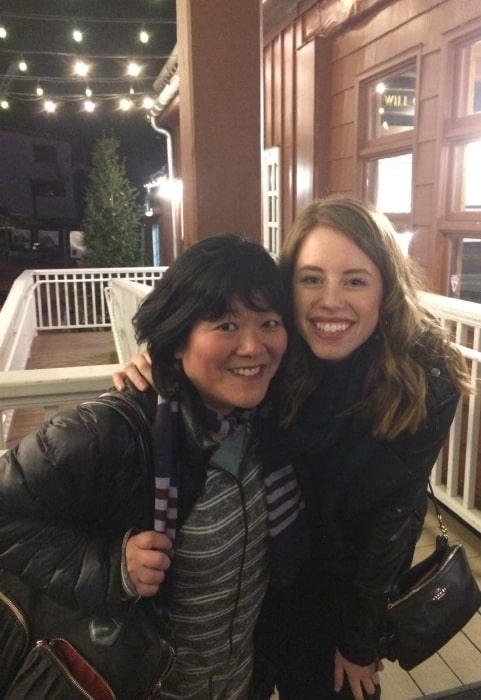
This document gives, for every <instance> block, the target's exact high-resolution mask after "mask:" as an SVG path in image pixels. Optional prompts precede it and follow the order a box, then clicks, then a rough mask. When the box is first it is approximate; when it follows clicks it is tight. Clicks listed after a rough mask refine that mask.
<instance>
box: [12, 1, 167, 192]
mask: <svg viewBox="0 0 481 700" xmlns="http://www.w3.org/2000/svg"><path fill="white" fill-rule="evenodd" d="M126 19H129V20H134V21H132V22H125V21H122V20H126ZM0 20H1V24H2V25H3V26H4V27H5V28H6V29H7V32H8V34H7V37H6V38H4V39H0V93H1V97H2V98H5V99H8V102H9V108H8V109H0V129H3V128H18V129H22V130H26V131H29V132H32V131H33V132H35V133H40V134H45V135H48V136H52V137H56V138H57V137H58V138H66V139H68V140H70V141H71V144H72V154H73V159H74V170H76V171H79V170H80V171H81V170H83V169H86V168H87V167H88V164H89V162H90V154H91V150H92V147H93V144H94V142H95V140H96V139H98V138H100V137H101V135H102V133H103V132H105V133H107V134H110V132H111V130H113V132H114V134H115V135H116V136H117V138H118V139H119V141H120V154H121V156H122V157H124V158H125V164H126V168H127V174H128V176H129V178H130V179H131V181H132V183H133V184H134V185H135V186H136V187H138V188H139V189H140V188H141V187H142V185H143V184H145V183H146V182H147V181H148V180H149V179H150V176H151V175H152V174H153V173H154V172H156V171H158V170H159V169H160V168H161V167H162V166H163V165H164V164H165V143H164V139H163V138H162V137H161V136H160V135H159V134H157V133H156V132H155V131H154V130H153V129H152V127H151V126H150V124H149V122H148V120H147V117H146V114H147V112H146V110H145V109H142V108H140V107H139V106H136V108H135V109H134V110H132V111H129V112H127V113H124V112H120V111H119V110H118V109H117V102H118V97H119V96H120V95H124V94H127V95H128V93H129V91H130V90H133V91H134V93H135V94H134V97H133V99H134V100H135V102H136V105H138V104H139V103H140V99H141V96H142V95H143V94H149V93H150V94H152V86H153V81H154V80H155V78H156V77H157V75H158V73H159V72H160V70H161V69H162V66H163V65H164V63H165V60H166V57H167V56H168V55H169V54H170V52H171V51H172V49H173V47H174V45H175V40H176V37H175V0H62V2H58V0H35V1H34V2H33V1H32V0H2V2H1V7H0ZM137 20H138V21H137ZM149 20H150V22H149ZM161 20H164V21H161ZM165 20H167V21H165ZM74 28H80V29H81V30H82V31H83V33H84V41H83V42H82V43H81V44H76V43H75V42H74V41H73V39H72V38H71V32H72V30H73V29H74ZM141 28H145V29H146V30H147V31H148V32H149V34H150V39H149V42H148V43H147V44H145V45H144V44H142V43H141V42H140V41H139V39H138V33H139V30H140V29H141ZM20 57H21V58H24V59H25V61H26V62H27V64H28V71H26V72H25V73H24V74H22V73H20V72H19V71H18V70H16V69H13V70H12V67H13V66H16V64H17V61H18V60H19V58H20ZM75 57H79V58H83V59H85V60H86V61H87V62H89V63H91V64H92V66H93V69H92V73H91V76H90V77H89V78H74V77H73V76H72V64H73V61H74V59H75ZM133 58H135V59H137V60H138V61H139V62H140V63H141V64H142V65H143V71H142V73H141V76H140V77H139V78H134V79H132V78H127V77H125V74H124V67H125V65H126V63H127V61H128V60H130V59H133ZM39 84H41V86H42V88H43V89H44V91H45V94H44V97H46V96H52V98H55V99H58V100H59V101H60V103H61V104H60V106H59V108H58V110H57V112H56V113H55V114H47V113H45V112H44V111H42V100H43V97H42V98H39V97H38V96H36V94H35V91H36V87H37V86H38V85H39ZM86 87H91V88H92V90H93V93H94V94H93V99H95V98H96V96H97V95H99V97H98V100H99V103H98V107H97V109H96V110H95V112H93V113H92V114H88V113H86V112H84V111H83V110H82V103H83V99H84V97H85V88H86Z"/></svg>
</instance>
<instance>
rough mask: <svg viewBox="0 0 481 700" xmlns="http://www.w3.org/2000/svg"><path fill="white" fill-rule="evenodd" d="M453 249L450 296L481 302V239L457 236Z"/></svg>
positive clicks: (453, 242)
mask: <svg viewBox="0 0 481 700" xmlns="http://www.w3.org/2000/svg"><path fill="white" fill-rule="evenodd" d="M452 250H453V252H454V255H453V256H452V265H451V270H450V275H449V296H453V297H457V298H458V299H464V300H465V301H475V302H477V303H478V304H479V303H481V239H479V238H455V239H453V241H452Z"/></svg>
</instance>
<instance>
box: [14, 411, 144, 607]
mask: <svg viewBox="0 0 481 700" xmlns="http://www.w3.org/2000/svg"><path fill="white" fill-rule="evenodd" d="M144 486H145V484H143V483H142V478H141V471H140V469H139V468H138V455H137V447H136V441H135V439H134V436H133V435H132V431H131V430H130V429H129V427H128V425H127V424H126V423H125V421H124V420H123V419H122V417H121V416H119V415H117V414H116V413H115V412H114V411H112V410H111V409H109V408H108V407H105V406H102V405H89V406H80V407H78V408H77V409H76V410H74V411H70V412H65V413H61V414H59V415H57V416H56V417H55V418H53V419H52V420H50V421H49V422H46V423H44V424H42V425H41V426H40V427H39V429H38V430H37V431H36V432H35V433H32V434H30V435H28V436H27V437H25V438H24V439H22V440H21V441H20V443H19V444H18V446H17V447H15V448H14V449H12V450H11V451H9V452H7V453H6V454H5V455H4V456H3V457H2V458H0V566H1V567H3V568H5V569H7V570H8V571H10V572H12V573H15V574H18V575H21V576H22V577H23V578H24V580H25V581H26V582H28V583H29V584H30V585H32V586H33V587H34V588H36V589H39V590H42V591H44V592H46V593H47V594H48V595H50V596H51V597H53V598H54V599H55V600H57V602H60V603H63V604H65V605H68V606H71V607H79V608H80V609H82V610H84V611H86V612H97V611H100V610H105V609H109V608H110V607H111V606H112V607H115V606H116V605H118V604H120V602H121V596H122V587H121V576H120V552H121V544H122V538H123V536H124V534H125V532H126V530H127V529H129V528H131V527H135V526H141V524H142V510H143V505H144V501H145V490H144Z"/></svg>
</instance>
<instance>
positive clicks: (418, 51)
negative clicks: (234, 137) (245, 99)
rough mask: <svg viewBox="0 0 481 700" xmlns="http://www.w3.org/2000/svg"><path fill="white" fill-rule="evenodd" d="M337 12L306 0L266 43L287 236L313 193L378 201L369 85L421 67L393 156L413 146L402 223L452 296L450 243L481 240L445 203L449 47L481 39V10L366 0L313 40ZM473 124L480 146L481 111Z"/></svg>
mask: <svg viewBox="0 0 481 700" xmlns="http://www.w3.org/2000/svg"><path fill="white" fill-rule="evenodd" d="M329 5H332V1H331V2H327V3H326V2H317V3H313V2H304V3H299V5H298V7H297V9H296V10H295V11H293V12H291V16H290V17H289V21H288V22H287V23H285V25H284V26H280V27H278V28H277V29H276V31H275V32H273V33H271V35H270V36H268V37H267V38H266V39H267V40H266V43H265V46H264V110H265V111H264V139H265V140H264V144H265V147H266V148H269V147H272V146H280V148H281V171H282V188H281V202H282V222H281V225H282V228H283V230H284V231H286V230H287V228H288V227H289V225H290V222H291V221H292V219H293V217H294V216H295V214H296V212H298V211H299V210H300V209H301V208H302V207H303V206H304V205H305V204H306V203H307V202H309V201H310V200H311V199H312V198H314V197H319V196H322V195H324V194H327V193H329V192H342V193H348V194H353V195H356V196H362V197H366V198H369V196H368V189H369V188H368V184H367V181H366V180H367V175H366V166H365V162H366V159H368V158H369V156H370V155H372V153H374V152H376V153H379V152H382V148H383V146H382V145H380V144H377V145H376V144H375V146H376V148H377V150H376V148H374V150H373V148H372V144H370V143H367V142H366V141H365V139H364V138H363V134H364V127H365V124H364V120H365V119H366V105H365V104H364V103H363V99H364V98H363V94H364V93H363V90H362V85H363V84H364V83H365V82H366V81H369V80H370V79H373V77H374V76H376V75H377V74H381V73H382V71H389V70H390V69H391V68H393V67H395V66H397V65H400V64H402V63H403V62H406V61H411V60H412V61H414V62H415V64H416V76H417V83H416V122H415V128H414V129H413V130H412V131H411V132H410V133H409V134H408V135H406V134H404V135H400V136H399V138H394V139H391V140H390V141H389V143H388V144H387V145H386V147H385V148H386V151H385V154H386V155H389V154H390V152H392V153H396V152H397V150H398V148H401V149H402V148H405V147H406V148H407V147H409V148H410V149H412V153H413V186H412V209H411V213H410V214H409V215H408V216H407V218H406V221H402V222H401V223H403V224H405V226H406V227H409V228H410V229H411V230H412V231H413V232H414V236H413V240H412V244H411V248H410V252H411V255H412V256H413V257H414V258H415V259H416V260H417V261H418V262H419V263H420V264H421V266H422V267H423V268H424V269H425V271H426V276H427V279H428V281H429V282H430V283H431V286H432V288H433V289H434V290H435V291H438V292H440V293H447V287H448V279H449V273H450V270H451V271H452V269H453V263H452V259H451V257H452V250H453V247H452V241H454V240H455V239H456V237H459V236H463V235H466V233H469V235H473V236H481V222H480V221H477V218H481V217H479V214H478V215H477V216H475V215H473V216H469V215H467V214H466V213H465V212H462V213H457V212H456V211H455V207H454V208H453V206H452V205H451V204H449V203H448V200H449V199H450V195H449V193H450V192H452V183H451V182H450V178H452V177H453V173H452V169H453V162H452V152H453V139H455V138H456V133H455V129H456V128H457V127H456V124H457V123H458V122H455V120H454V116H453V99H454V98H455V95H454V92H455V90H456V81H457V76H456V72H455V71H456V68H455V66H454V64H453V57H452V50H451V49H450V41H451V42H452V40H453V39H454V40H455V39H456V37H457V36H465V35H467V34H468V33H469V32H476V31H478V32H480V33H481V2H480V0H391V1H387V0H359V2H358V3H357V13H356V14H353V15H351V17H350V18H349V19H348V20H347V21H346V22H345V23H344V24H342V25H341V26H340V27H337V28H336V27H334V29H333V30H332V31H329V30H328V31H324V32H322V31H319V30H318V31H317V32H316V27H317V28H319V26H320V20H321V19H322V17H323V12H325V9H326V7H327V6H329ZM316 33H317V34H322V33H324V34H325V35H324V36H319V35H317V36H316ZM478 121H479V124H478ZM470 124H471V126H470V127H469V128H470V129H471V131H472V136H473V138H480V139H481V115H479V120H478V118H477V117H475V118H474V122H473V121H471V122H470ZM473 124H474V127H473ZM478 127H479V129H478ZM448 137H449V138H448ZM379 148H381V151H379ZM480 182H481V170H480ZM394 223H395V224H399V222H398V221H395V222H394Z"/></svg>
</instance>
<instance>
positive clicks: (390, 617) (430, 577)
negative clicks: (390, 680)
mask: <svg viewBox="0 0 481 700" xmlns="http://www.w3.org/2000/svg"><path fill="white" fill-rule="evenodd" d="M430 488H431V485H430ZM431 493H432V496H433V502H434V505H435V508H436V513H437V517H438V522H439V525H440V529H441V534H440V535H438V537H437V539H436V548H435V550H434V552H433V553H432V554H431V555H430V556H429V557H428V558H427V559H424V560H423V561H421V562H419V563H418V564H416V565H415V566H413V567H412V568H411V569H409V570H408V571H406V572H404V573H402V574H401V576H400V577H399V578H398V580H397V581H396V584H395V586H394V588H393V591H392V592H391V595H390V596H389V600H388V604H387V611H386V620H385V632H384V634H383V637H382V641H381V649H383V653H382V655H383V656H385V657H386V658H388V659H389V660H391V661H395V660H397V661H398V663H399V665H400V666H401V667H402V668H404V669H405V670H407V671H409V670H410V669H412V668H414V667H415V666H417V665H418V664H420V663H422V662H423V661H425V660H426V659H428V658H429V657H430V656H432V655H433V654H435V653H436V652H437V651H438V650H439V649H440V648H441V647H442V646H443V645H444V644H446V642H448V641H449V640H450V639H451V638H452V637H454V635H455V634H457V633H458V632H459V631H460V630H461V629H462V628H463V627H464V625H465V624H466V623H467V622H468V621H469V620H470V619H471V617H472V616H473V615H474V614H475V613H476V611H477V610H478V609H479V607H480V606H481V591H480V590H479V587H478V585H477V583H476V580H475V578H474V576H473V573H472V571H471V568H470V566H469V562H468V559H467V556H466V552H465V550H464V547H463V546H462V545H460V544H453V545H450V544H449V542H448V536H447V530H446V528H445V526H444V524H443V521H442V517H441V514H440V512H439V508H438V505H437V502H436V499H435V497H434V494H433V492H432V488H431Z"/></svg>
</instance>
